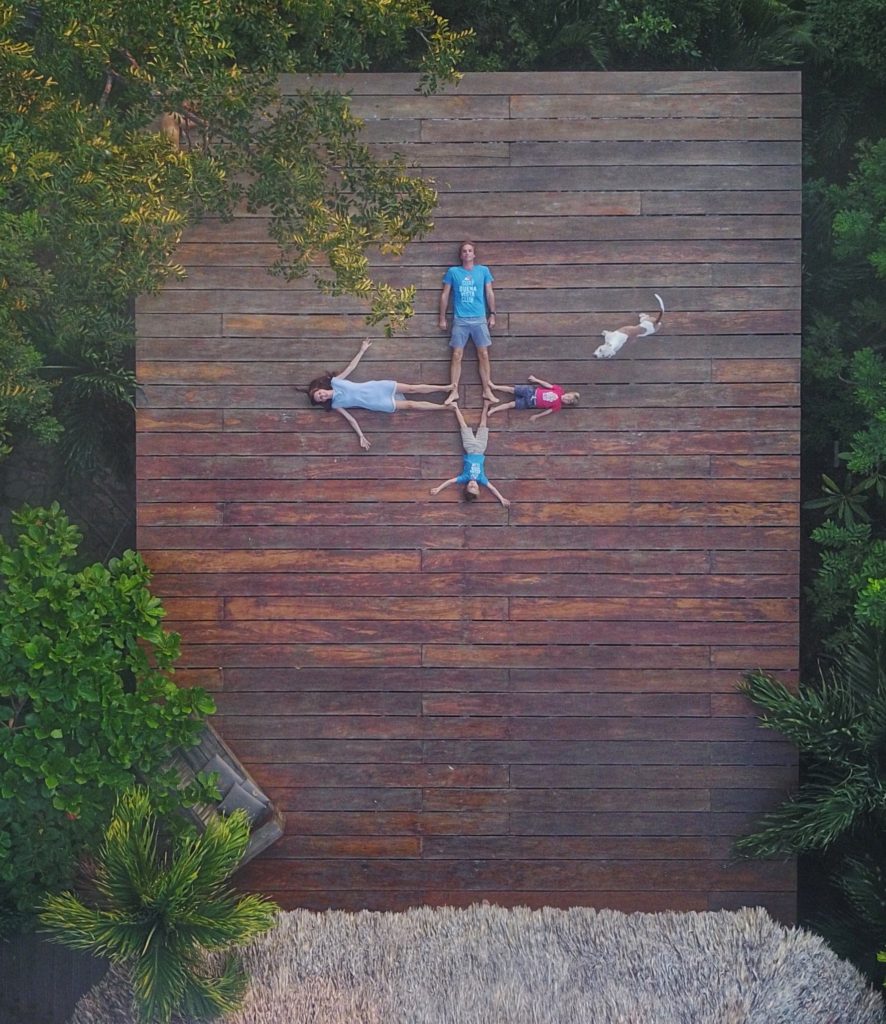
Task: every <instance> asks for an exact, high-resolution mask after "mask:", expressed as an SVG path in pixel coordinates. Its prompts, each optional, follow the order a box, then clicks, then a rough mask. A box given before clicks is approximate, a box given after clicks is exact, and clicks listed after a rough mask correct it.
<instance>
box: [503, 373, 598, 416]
mask: <svg viewBox="0 0 886 1024" xmlns="http://www.w3.org/2000/svg"><path fill="white" fill-rule="evenodd" d="M528 379H529V380H530V381H532V384H515V385H514V386H513V387H509V386H507V385H505V384H496V385H495V388H496V390H497V391H507V392H509V393H510V394H512V395H513V396H514V401H513V402H503V403H502V404H501V405H496V406H494V407H493V408H492V409H490V410H489V415H490V416H494V415H495V413H497V412H507V411H508V409H541V410H542V412H537V413H536V414H535V415H534V416H530V417H529V419H530V421H532V420H538V419H541V417H542V416H548V415H549V414H550V413H552V412H557V410H558V409H561V408H562V407H563V406H570V405H578V399H579V393H578V392H577V391H564V390H563V388H561V387H560V385H559V384H549V383H548V382H547V381H546V380H541V378H539V377H533V376H532V375H530V376H529V378H528ZM534 385H537V387H536V386H534Z"/></svg>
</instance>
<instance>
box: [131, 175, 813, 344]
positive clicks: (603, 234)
mask: <svg viewBox="0 0 886 1024" xmlns="http://www.w3.org/2000/svg"><path fill="white" fill-rule="evenodd" d="M793 173H794V171H793V168H790V167H788V168H783V167H769V168H756V167H749V168H744V167H725V168H724V167H712V168H703V169H701V170H695V171H694V172H693V173H692V174H691V175H688V174H686V173H685V171H683V169H681V168H680V167H637V166H635V167H590V168H585V167H575V168H571V169H569V170H563V171H562V172H560V171H558V181H557V183H558V185H560V189H561V191H563V192H567V193H568V192H570V191H571V190H576V189H577V190H579V191H592V190H597V191H599V190H603V191H626V190H627V191H635V190H637V189H646V188H648V187H652V188H654V189H657V190H659V191H661V190H663V189H664V186H665V184H666V183H667V182H672V183H673V186H674V188H675V189H677V190H678V191H680V192H686V191H696V190H703V191H708V190H710V189H712V188H713V189H716V188H723V189H726V190H727V191H729V190H732V189H741V188H745V189H750V190H752V191H758V190H761V189H762V190H764V191H770V190H773V189H775V190H779V189H791V188H794V187H796V184H797V183H796V182H794V181H793V179H792V177H791V175H792V174H793ZM561 174H562V175H563V177H560V175H561ZM470 177H471V179H472V180H471V181H470V182H469V183H465V184H470V185H471V186H472V187H469V188H468V187H465V188H461V189H460V188H459V187H458V186H459V185H460V184H462V183H461V182H459V181H458V180H456V179H453V180H452V181H449V180H448V179H444V178H443V177H442V172H441V178H440V180H439V181H438V182H437V186H438V188H439V189H440V190H441V191H446V192H448V193H450V194H457V193H459V192H461V191H465V192H469V193H472V194H476V193H478V192H479V193H483V192H497V191H498V190H499V189H501V191H503V192H520V193H522V194H523V197H524V204H525V205H524V212H523V214H520V215H516V216H501V215H496V211H495V207H494V205H493V203H491V202H490V203H489V204H488V207H487V209H488V210H489V213H488V214H487V215H486V216H485V217H464V216H451V217H437V218H436V219H435V224H436V227H435V229H434V231H433V232H432V233H431V234H430V236H429V238H430V239H431V240H436V241H438V242H441V241H442V240H444V239H449V244H448V245H446V246H445V247H441V252H440V259H439V264H438V265H441V267H445V266H446V265H448V264H450V263H451V261H452V258H453V256H454V254H453V249H454V248H455V246H457V244H458V243H457V241H456V242H455V246H454V245H453V244H452V243H453V240H454V239H458V238H461V237H464V236H466V235H467V234H468V233H469V232H470V233H471V234H475V235H477V236H478V237H479V238H481V239H483V245H484V250H483V251H484V252H485V250H486V247H488V246H490V245H491V244H492V243H494V242H498V241H502V242H511V243H513V242H514V241H518V240H521V239H526V240H528V241H539V240H547V239H550V240H553V241H560V242H563V241H570V240H574V241H580V242H589V241H594V240H598V241H599V240H602V239H608V240H613V239H614V240H626V241H629V240H632V239H634V240H636V239H647V238H652V239H660V240H662V241H666V240H675V239H687V240H701V241H705V240H711V239H720V238H723V239H735V240H739V239H779V238H783V239H798V238H799V237H800V218H799V216H795V215H784V214H782V215H779V214H760V215H753V214H744V215H742V216H735V215H728V214H720V215H711V216H709V217H705V218H703V219H702V218H699V217H694V216H691V215H687V216H673V217H657V216H645V215H644V216H643V217H642V218H640V217H639V216H637V215H636V214H635V215H627V216H606V215H588V213H587V211H585V215H584V216H580V215H565V216H557V217H545V216H539V215H532V214H531V211H532V200H533V193H535V192H541V193H542V194H543V196H544V195H547V193H548V192H549V191H550V188H551V175H550V168H546V167H510V168H503V167H488V168H484V167H478V168H475V169H473V170H472V171H471V176H470ZM473 179H477V180H473ZM527 211H530V212H528V213H527ZM269 225H270V221H269V220H268V219H266V218H264V217H244V218H241V219H240V220H238V221H237V229H238V231H237V234H238V238H239V239H240V241H239V242H238V243H237V244H238V245H240V244H243V243H249V242H253V243H261V242H266V241H267V240H268V227H269ZM229 231H230V225H229V224H227V223H225V222H224V221H220V220H214V219H212V218H207V219H206V220H205V221H201V223H200V224H199V225H197V226H195V227H194V228H193V229H191V231H189V233H188V235H189V240H190V244H193V243H194V242H209V243H212V242H219V241H222V240H223V239H224V237H225V234H226V233H227V232H229ZM412 248H418V247H417V246H414V247H412ZM486 258H488V259H490V262H491V257H490V256H489V254H488V253H487V254H486ZM500 259H501V258H500V257H499V260H500ZM606 262H611V261H606ZM655 262H657V261H655ZM254 265H260V263H259V264H254ZM145 333H146V334H148V332H145Z"/></svg>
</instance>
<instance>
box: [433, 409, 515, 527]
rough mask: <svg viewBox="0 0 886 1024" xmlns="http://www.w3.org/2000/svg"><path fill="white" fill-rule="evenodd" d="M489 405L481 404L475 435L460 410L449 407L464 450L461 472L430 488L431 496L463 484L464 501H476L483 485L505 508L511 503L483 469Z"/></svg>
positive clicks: (487, 436)
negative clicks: (457, 426) (459, 430)
mask: <svg viewBox="0 0 886 1024" xmlns="http://www.w3.org/2000/svg"><path fill="white" fill-rule="evenodd" d="M489 404H490V403H489V402H484V403H483V414H482V416H481V417H480V425H479V426H478V427H477V433H476V434H474V431H473V430H471V428H470V427H469V426H468V425H467V423H466V422H465V418H464V416H462V413H461V409H459V407H458V406H457V405H452V406H450V407H449V408H451V409H454V410H455V415H456V417H457V418H458V425H459V427H460V428H461V443H462V447H463V448H464V450H465V455H464V461H463V463H462V471H461V474H460V475H459V476H454V477H452V479H450V480H444V481H443V483H442V484H438V485H437V486H436V487H432V488H431V494H439V493H440V491H442V490H443V489H444V488H445V487H449V486H450V484H464V485H465V489H464V499H465V501H476V500H477V498H478V497H479V494H480V484H483V486H484V487H488V488H489V490H490V491H492V493H493V494H494V495H495V496H496V498H498V500H499V501H500V502H501V503H502V505H504V507H505V508H508V507H509V506H510V504H511V503H510V502H509V501H508V499H507V498H504V497H502V495H501V493H500V492H499V491H498V489H497V488H496V487H495V485H494V484H491V483H490V482H489V480H488V479H487V476H486V473H485V471H484V468H483V463H484V462H485V461H486V445H487V444H488V442H489V428H488V427H487V426H486V419H487V417H488V415H489Z"/></svg>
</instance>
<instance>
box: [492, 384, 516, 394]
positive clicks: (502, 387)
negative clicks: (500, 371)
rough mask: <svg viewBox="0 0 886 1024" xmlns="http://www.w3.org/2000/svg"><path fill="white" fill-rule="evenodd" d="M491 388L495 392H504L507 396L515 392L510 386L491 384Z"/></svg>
mask: <svg viewBox="0 0 886 1024" xmlns="http://www.w3.org/2000/svg"><path fill="white" fill-rule="evenodd" d="M492 386H493V387H494V388H495V390H496V391H505V392H507V394H509V395H513V394H515V393H516V390H517V389H516V388H514V387H513V386H512V385H510V384H493V385H492Z"/></svg>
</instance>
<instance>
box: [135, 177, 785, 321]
mask: <svg viewBox="0 0 886 1024" xmlns="http://www.w3.org/2000/svg"><path fill="white" fill-rule="evenodd" d="M549 188H550V183H548V184H547V187H542V186H541V185H540V187H539V188H538V189H537V190H535V191H538V192H546V191H548V189H549ZM678 191H683V189H682V187H681V188H680V189H679V190H678ZM625 219H627V218H625ZM207 223H208V222H207ZM473 233H474V232H472V234H473ZM209 237H211V236H209ZM224 237H225V232H224V228H223V225H221V224H219V225H218V227H217V229H216V235H215V238H214V240H213V241H206V242H191V241H187V242H183V243H182V244H181V245H180V246H179V247H178V249H177V250H176V258H177V259H179V260H180V261H181V262H182V263H186V264H187V266H188V267H194V266H198V267H201V266H227V267H242V266H246V267H261V268H265V267H268V266H270V264H271V263H273V262H274V260H275V259H277V258H278V256H279V255H280V251H279V249H278V248H277V246H276V245H274V244H273V243H271V242H245V241H237V242H228V243H225V242H224ZM798 239H799V235H795V236H793V237H790V238H781V237H776V238H765V237H761V238H756V237H736V238H729V237H719V238H716V239H714V238H703V237H700V238H687V239H677V240H674V239H672V238H670V237H669V236H667V235H666V236H665V237H662V238H645V239H630V238H628V239H621V240H620V244H619V245H618V246H617V247H614V246H612V245H609V244H607V241H606V239H605V238H604V239H568V240H565V241H564V240H561V239H559V238H554V239H545V240H544V241H533V240H526V241H521V242H519V243H516V242H514V243H511V242H509V241H508V240H500V241H497V242H495V243H494V244H490V245H488V246H486V245H484V247H483V249H482V250H481V256H482V258H483V259H485V260H486V261H487V262H488V263H490V264H492V265H494V264H503V263H513V264H519V263H521V262H525V263H526V264H528V265H536V266H540V265H543V264H561V263H581V264H584V263H587V264H597V263H606V264H630V265H632V266H633V265H636V264H637V263H641V264H642V263H662V262H668V261H673V262H675V263H698V262H709V261H711V260H714V261H717V262H721V263H746V262H747V261H748V260H753V259H754V258H755V254H756V255H757V257H758V258H759V259H761V260H764V261H766V262H773V263H789V264H791V265H793V266H796V264H797V260H798V258H799V247H798ZM457 244H458V243H457V241H456V242H454V240H453V239H449V240H448V241H428V242H416V243H413V244H412V245H410V246H409V247H408V248H407V250H406V256H405V258H406V259H407V260H408V262H409V265H410V266H412V267H422V266H432V267H434V268H435V270H436V272H437V273H440V274H442V268H444V267H447V266H449V265H450V264H451V263H452V260H453V258H454V254H453V249H454V248H455V245H457ZM389 265H390V259H389V258H384V257H382V256H380V255H377V254H373V253H372V252H370V253H369V266H370V267H372V268H380V267H387V266H389ZM139 326H140V325H139ZM140 333H145V336H147V334H146V332H141V331H140Z"/></svg>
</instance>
